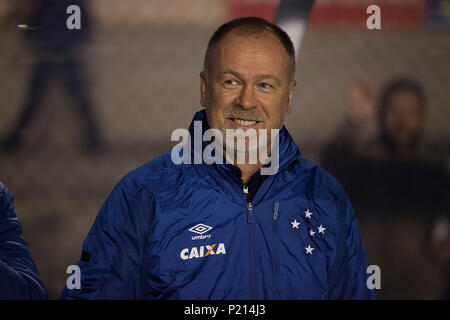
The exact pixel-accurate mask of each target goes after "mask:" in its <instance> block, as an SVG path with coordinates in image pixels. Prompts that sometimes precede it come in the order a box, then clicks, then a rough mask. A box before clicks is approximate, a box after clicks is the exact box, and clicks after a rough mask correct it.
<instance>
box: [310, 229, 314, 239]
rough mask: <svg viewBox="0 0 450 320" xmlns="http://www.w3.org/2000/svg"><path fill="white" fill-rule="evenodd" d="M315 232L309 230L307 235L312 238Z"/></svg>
mask: <svg viewBox="0 0 450 320" xmlns="http://www.w3.org/2000/svg"><path fill="white" fill-rule="evenodd" d="M314 234H315V232H314V231H313V229H311V230H309V235H310V236H313V237H314Z"/></svg>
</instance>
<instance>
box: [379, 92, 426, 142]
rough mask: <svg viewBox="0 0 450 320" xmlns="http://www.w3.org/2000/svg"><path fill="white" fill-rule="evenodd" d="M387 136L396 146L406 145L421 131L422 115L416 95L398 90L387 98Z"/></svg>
mask: <svg viewBox="0 0 450 320" xmlns="http://www.w3.org/2000/svg"><path fill="white" fill-rule="evenodd" d="M384 121H385V128H386V131H387V134H388V135H389V136H390V137H391V139H392V140H393V142H395V144H396V145H398V146H406V145H408V144H409V143H410V142H411V141H412V140H413V139H414V138H415V137H417V135H418V134H420V132H421V131H422V128H423V125H424V115H423V111H422V110H421V106H420V101H419V98H418V97H417V95H416V94H415V93H414V92H413V91H411V90H399V91H397V92H395V93H393V94H392V96H391V97H390V98H389V101H388V106H387V111H386V115H385V120H384Z"/></svg>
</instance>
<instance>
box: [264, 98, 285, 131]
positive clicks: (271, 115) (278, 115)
mask: <svg viewBox="0 0 450 320" xmlns="http://www.w3.org/2000/svg"><path fill="white" fill-rule="evenodd" d="M288 103H289V100H288V99H279V98H278V97H272V98H271V99H266V100H265V102H264V103H263V104H262V106H263V110H264V112H265V113H266V115H267V117H268V122H270V124H273V127H279V126H281V124H282V123H283V121H284V118H285V117H286V114H287V111H288Z"/></svg>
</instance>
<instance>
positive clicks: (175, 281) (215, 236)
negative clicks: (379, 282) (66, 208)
mask: <svg viewBox="0 0 450 320" xmlns="http://www.w3.org/2000/svg"><path fill="white" fill-rule="evenodd" d="M194 120H201V121H203V124H204V125H203V129H204V130H205V128H206V126H207V123H206V115H205V112H204V111H200V112H197V113H196V115H195V117H194ZM190 132H191V134H193V125H192V124H191V127H190ZM233 174H234V173H233V172H232V170H231V169H230V165H227V164H222V165H220V164H211V165H208V164H205V163H203V164H191V165H189V164H180V165H175V164H174V163H173V162H172V161H171V156H170V152H168V153H166V154H163V155H162V156H160V157H158V158H156V159H154V160H152V161H150V162H148V163H147V164H145V165H143V166H142V167H140V168H138V169H136V170H134V171H132V172H131V173H129V174H128V175H127V176H125V177H124V178H123V179H122V180H121V181H120V182H119V183H118V184H117V185H116V187H115V188H114V190H113V191H112V193H111V195H110V196H109V198H108V199H107V201H106V203H105V204H104V205H103V207H102V208H101V210H100V212H99V214H98V216H97V218H96V220H95V223H94V225H93V227H92V229H91V230H90V232H89V234H88V236H87V238H86V240H85V242H84V245H83V252H84V253H83V256H84V258H83V259H81V260H80V261H79V262H78V266H79V267H80V269H81V288H80V289H68V288H67V287H66V288H64V290H63V293H62V296H61V298H62V299H372V298H374V293H373V291H371V290H369V289H367V286H366V279H367V277H368V275H367V274H366V268H367V258H366V253H365V250H364V246H363V242H362V239H361V235H360V232H359V230H358V225H357V222H356V219H355V215H354V213H353V210H352V206H351V204H350V201H349V199H348V197H347V195H346V193H345V192H344V190H343V189H342V187H341V186H340V185H339V184H338V183H337V182H336V180H335V179H334V178H332V177H331V176H330V175H329V174H327V173H326V172H325V171H324V170H322V169H321V168H319V167H318V166H317V165H315V164H312V163H311V162H309V161H308V160H306V159H304V158H302V157H301V155H300V152H299V150H298V148H297V146H296V145H295V143H294V141H293V139H292V138H291V136H290V135H289V133H288V132H287V130H286V128H285V127H283V128H282V130H280V165H279V171H278V173H277V174H275V175H272V176H268V178H267V179H265V181H264V182H263V184H262V185H261V187H260V188H259V189H258V191H257V193H256V195H255V198H254V200H253V203H252V206H251V208H250V206H249V205H248V204H247V203H246V199H245V196H244V193H243V190H242V187H241V186H240V185H239V184H238V183H237V182H236V179H235V177H234V176H233ZM249 208H250V209H249ZM274 209H275V210H274ZM306 212H308V213H306ZM311 213H312V214H311ZM319 231H320V232H319ZM313 232H314V233H313ZM311 248H312V249H311Z"/></svg>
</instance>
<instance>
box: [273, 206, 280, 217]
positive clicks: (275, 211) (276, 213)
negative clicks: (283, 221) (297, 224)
mask: <svg viewBox="0 0 450 320" xmlns="http://www.w3.org/2000/svg"><path fill="white" fill-rule="evenodd" d="M279 206H280V204H279V203H278V202H274V203H273V218H274V220H277V219H278V208H279Z"/></svg>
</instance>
